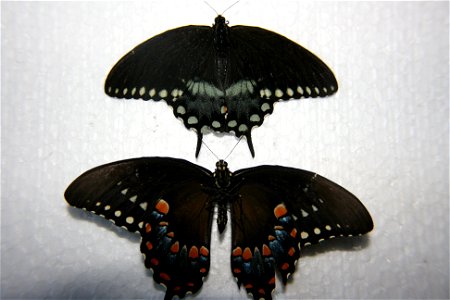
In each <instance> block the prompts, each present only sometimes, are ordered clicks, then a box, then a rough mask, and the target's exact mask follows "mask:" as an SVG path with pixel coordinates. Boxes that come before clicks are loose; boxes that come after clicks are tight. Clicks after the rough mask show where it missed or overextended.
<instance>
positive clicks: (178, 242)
mask: <svg viewBox="0 0 450 300" xmlns="http://www.w3.org/2000/svg"><path fill="white" fill-rule="evenodd" d="M211 178H212V173H211V172H209V171H208V170H206V169H203V168H201V167H199V166H196V165H194V164H191V163H189V162H187V161H183V160H178V159H170V158H141V159H131V160H125V161H120V162H116V163H112V164H108V165H104V166H100V167H97V168H94V169H92V170H90V171H87V172H86V173H84V174H82V175H81V176H80V177H79V178H77V179H76V180H75V181H74V182H73V183H72V184H71V185H70V186H69V187H68V188H67V190H66V193H65V197H66V200H67V201H68V202H69V204H71V205H73V206H75V207H79V208H85V209H86V210H89V211H92V212H94V213H96V214H99V215H102V216H104V217H105V218H107V219H110V220H112V221H113V222H114V223H115V224H116V225H118V226H123V227H125V228H127V229H128V230H130V231H133V232H134V231H139V232H140V233H141V235H142V241H141V251H142V253H143V254H144V257H145V265H146V266H147V267H148V268H151V269H152V270H153V273H154V274H153V277H154V279H155V281H156V282H158V283H160V284H163V285H164V286H166V288H167V292H166V297H167V298H169V299H170V298H172V296H174V295H177V296H179V297H183V296H184V295H185V294H186V293H187V292H190V293H195V292H197V291H198V290H199V289H200V287H201V286H202V283H203V281H202V279H203V277H205V276H206V275H207V273H208V271H209V263H210V256H209V247H210V234H211V222H212V213H213V209H212V208H213V207H212V204H211V203H209V202H208V200H209V199H210V198H209V195H208V194H207V193H205V192H204V190H203V185H206V186H208V185H210V180H211Z"/></svg>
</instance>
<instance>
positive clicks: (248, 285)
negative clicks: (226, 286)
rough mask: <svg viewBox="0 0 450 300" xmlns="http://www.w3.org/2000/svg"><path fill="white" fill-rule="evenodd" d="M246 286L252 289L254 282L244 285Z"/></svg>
mask: <svg viewBox="0 0 450 300" xmlns="http://www.w3.org/2000/svg"><path fill="white" fill-rule="evenodd" d="M244 287H245V288H246V289H252V288H253V284H251V283H247V284H246V285H244Z"/></svg>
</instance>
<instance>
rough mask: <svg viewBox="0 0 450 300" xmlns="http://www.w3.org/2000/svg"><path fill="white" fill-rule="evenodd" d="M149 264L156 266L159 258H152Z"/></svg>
mask: <svg viewBox="0 0 450 300" xmlns="http://www.w3.org/2000/svg"><path fill="white" fill-rule="evenodd" d="M150 264H152V265H153V266H157V265H159V260H157V259H156V258H152V259H151V260H150Z"/></svg>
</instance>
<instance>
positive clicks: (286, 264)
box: [281, 263, 289, 271]
mask: <svg viewBox="0 0 450 300" xmlns="http://www.w3.org/2000/svg"><path fill="white" fill-rule="evenodd" d="M287 269H289V264H288V263H284V264H283V265H282V266H281V270H284V271H286V270H287Z"/></svg>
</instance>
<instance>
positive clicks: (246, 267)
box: [231, 179, 300, 299]
mask: <svg viewBox="0 0 450 300" xmlns="http://www.w3.org/2000/svg"><path fill="white" fill-rule="evenodd" d="M231 215H232V249H233V250H232V254H231V269H232V272H233V275H234V276H235V277H236V278H237V279H238V284H239V285H241V284H242V285H243V286H244V287H245V288H246V290H247V292H248V293H251V294H252V295H253V297H254V298H255V299H261V298H263V299H271V293H272V291H273V289H274V288H275V269H278V270H279V272H280V274H281V275H282V278H283V281H286V280H287V277H288V274H290V273H292V272H293V271H294V269H295V262H296V261H297V259H298V258H299V254H300V249H299V235H298V234H297V229H296V224H295V222H294V220H293V218H292V216H290V215H289V214H288V212H287V210H286V207H285V206H284V204H283V202H282V201H281V198H280V195H277V194H276V193H275V192H274V191H273V190H271V189H270V187H268V186H264V185H260V184H259V183H258V182H257V181H254V182H251V181H247V180H245V179H243V184H242V187H241V188H240V189H239V198H237V199H236V200H235V201H233V202H232V204H231Z"/></svg>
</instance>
